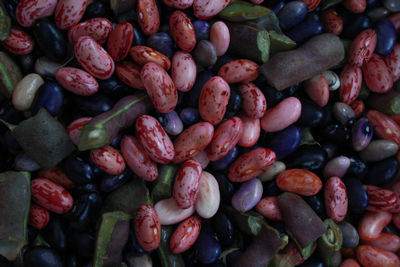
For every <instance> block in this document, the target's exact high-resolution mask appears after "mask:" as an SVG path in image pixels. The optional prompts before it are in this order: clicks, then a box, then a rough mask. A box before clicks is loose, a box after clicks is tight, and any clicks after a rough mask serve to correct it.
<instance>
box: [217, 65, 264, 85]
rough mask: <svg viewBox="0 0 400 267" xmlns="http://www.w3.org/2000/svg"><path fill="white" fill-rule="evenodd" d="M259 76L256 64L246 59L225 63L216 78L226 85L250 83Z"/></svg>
mask: <svg viewBox="0 0 400 267" xmlns="http://www.w3.org/2000/svg"><path fill="white" fill-rule="evenodd" d="M258 75H259V72H258V65H257V63H255V62H253V61H251V60H248V59H238V60H234V61H231V62H228V63H226V64H225V65H223V66H222V67H221V69H220V70H219V71H218V76H220V77H222V78H223V79H224V80H225V81H226V82H227V83H240V82H243V83H245V82H251V81H254V80H255V79H257V77H258Z"/></svg>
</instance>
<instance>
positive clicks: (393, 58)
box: [385, 44, 400, 82]
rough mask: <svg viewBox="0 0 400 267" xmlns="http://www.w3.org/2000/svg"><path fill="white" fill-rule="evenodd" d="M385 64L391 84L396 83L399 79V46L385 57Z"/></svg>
mask: <svg viewBox="0 0 400 267" xmlns="http://www.w3.org/2000/svg"><path fill="white" fill-rule="evenodd" d="M385 62H386V64H387V66H388V68H389V70H390V74H391V75H392V78H393V82H396V81H397V80H398V79H400V44H396V45H395V46H394V48H393V50H392V52H390V54H389V55H388V56H387V57H386V59H385Z"/></svg>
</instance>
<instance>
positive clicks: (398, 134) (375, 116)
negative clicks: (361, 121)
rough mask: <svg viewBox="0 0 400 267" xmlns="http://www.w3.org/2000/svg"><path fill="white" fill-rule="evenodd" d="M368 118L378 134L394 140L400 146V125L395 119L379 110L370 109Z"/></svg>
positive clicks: (383, 137) (380, 136)
mask: <svg viewBox="0 0 400 267" xmlns="http://www.w3.org/2000/svg"><path fill="white" fill-rule="evenodd" d="M367 118H368V120H369V122H370V123H371V125H372V127H373V129H374V134H375V135H376V136H378V137H379V138H382V139H386V140H390V141H393V142H395V143H396V144H397V145H399V146H400V127H399V125H398V124H397V123H396V122H395V121H393V120H392V119H391V118H389V117H388V116H387V115H385V114H383V113H381V112H379V111H377V110H370V111H368V112H367Z"/></svg>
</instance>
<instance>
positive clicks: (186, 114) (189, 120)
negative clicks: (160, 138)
mask: <svg viewBox="0 0 400 267" xmlns="http://www.w3.org/2000/svg"><path fill="white" fill-rule="evenodd" d="M179 116H180V118H181V120H182V121H183V122H184V123H185V124H187V125H192V124H195V123H196V122H199V121H200V120H201V118H200V112H199V110H198V109H195V108H184V109H182V111H181V113H180V115H179Z"/></svg>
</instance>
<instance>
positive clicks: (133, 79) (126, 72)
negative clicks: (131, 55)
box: [115, 61, 145, 90]
mask: <svg viewBox="0 0 400 267" xmlns="http://www.w3.org/2000/svg"><path fill="white" fill-rule="evenodd" d="M141 69H142V68H141V67H140V66H139V65H137V64H135V63H133V62H130V61H124V62H120V63H117V65H116V67H115V72H116V73H117V76H118V78H120V80H121V81H123V82H124V83H125V84H127V85H128V86H130V87H133V88H135V89H139V90H144V89H145V88H144V85H143V82H142V79H141V78H140V71H141Z"/></svg>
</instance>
